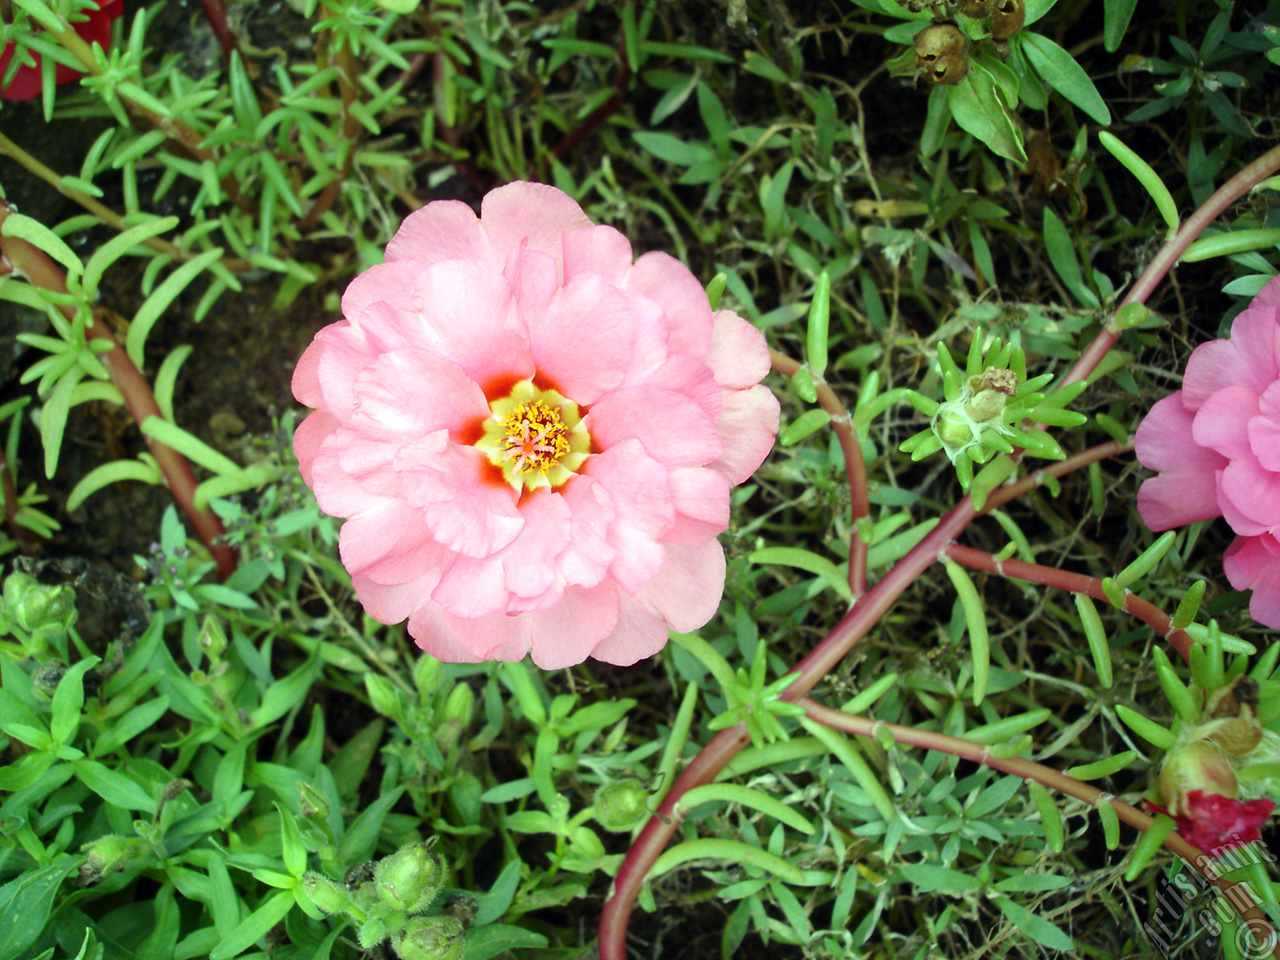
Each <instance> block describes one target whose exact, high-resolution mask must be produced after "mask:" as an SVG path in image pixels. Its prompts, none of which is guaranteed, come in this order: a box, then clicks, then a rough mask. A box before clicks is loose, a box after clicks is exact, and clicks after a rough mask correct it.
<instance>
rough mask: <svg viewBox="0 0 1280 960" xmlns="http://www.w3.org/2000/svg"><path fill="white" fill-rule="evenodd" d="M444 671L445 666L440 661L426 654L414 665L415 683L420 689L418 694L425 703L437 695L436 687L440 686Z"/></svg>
mask: <svg viewBox="0 0 1280 960" xmlns="http://www.w3.org/2000/svg"><path fill="white" fill-rule="evenodd" d="M443 670H444V665H443V664H441V663H440V661H439V660H437V659H436V658H435V657H433V656H430V655H428V654H425V653H424V654H423V655H422V656H420V657H419V658H418V662H417V663H415V664H414V665H413V683H414V686H416V687H417V688H418V694H419V696H421V697H422V700H423V703H425V702H426V701H427V698H428V697H430V696H431V694H433V693H435V690H436V687H438V686H440V677H441V673H442V671H443Z"/></svg>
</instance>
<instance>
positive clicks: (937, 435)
mask: <svg viewBox="0 0 1280 960" xmlns="http://www.w3.org/2000/svg"><path fill="white" fill-rule="evenodd" d="M983 344H984V338H983V336H982V332H981V331H978V332H977V333H975V335H974V338H973V343H972V344H971V345H970V349H969V356H968V360H967V362H966V367H965V369H964V370H963V371H962V370H961V369H960V367H959V366H957V365H956V363H955V361H954V360H952V358H951V354H950V352H949V351H948V350H947V348H946V346H944V345H943V344H941V343H939V344H938V363H939V365H940V366H941V368H942V391H943V396H944V398H945V400H944V402H943V403H941V404H940V405H939V406H938V408H937V411H936V412H935V413H934V415H933V420H932V422H931V423H930V425H929V429H928V430H923V431H921V432H920V433H917V434H916V435H915V436H913V437H910V438H909V439H908V440H906V441H905V442H904V443H903V444H902V446H901V447H900V448H899V449H901V450H902V451H903V452H904V453H910V454H911V458H912V459H913V460H923V459H924V458H925V457H927V456H930V455H931V454H934V453H936V452H937V451H939V450H942V451H943V452H945V453H946V455H947V457H948V458H949V459H950V460H951V462H952V463H953V464H955V468H956V475H957V476H958V477H959V479H960V484H961V486H963V487H964V488H965V489H966V490H968V489H969V485H970V483H972V481H973V467H974V465H975V464H983V463H986V462H987V461H989V460H990V459H991V458H992V457H994V456H995V455H996V454H999V453H1013V451H1014V449H1015V448H1019V447H1020V448H1022V449H1023V450H1025V451H1026V452H1027V453H1028V454H1030V455H1032V456H1036V457H1042V458H1044V459H1048V460H1061V459H1063V457H1065V456H1066V454H1065V453H1064V452H1063V450H1062V447H1061V446H1059V444H1058V442H1057V441H1056V440H1054V439H1053V438H1052V437H1051V436H1049V434H1048V433H1046V432H1045V431H1044V430H1042V429H1041V428H1040V427H1038V426H1035V424H1037V423H1043V424H1048V425H1050V426H1058V427H1076V426H1079V425H1080V424H1082V423H1084V422H1085V420H1086V419H1087V418H1086V417H1085V416H1084V415H1083V414H1079V413H1075V412H1073V411H1071V410H1067V409H1065V406H1066V404H1068V403H1070V402H1071V401H1072V400H1074V399H1075V398H1076V397H1077V396H1079V395H1080V392H1081V391H1082V390H1083V389H1084V387H1085V385H1084V383H1083V382H1078V383H1073V384H1070V385H1068V386H1065V387H1062V388H1061V389H1059V390H1056V391H1054V392H1053V394H1052V395H1050V396H1048V397H1046V396H1045V395H1044V394H1043V393H1041V392H1040V389H1041V388H1042V387H1044V386H1046V385H1048V383H1049V381H1051V380H1052V379H1053V374H1051V373H1046V374H1042V375H1041V376H1039V377H1035V378H1033V379H1031V380H1028V379H1027V362H1026V357H1025V356H1024V354H1023V352H1022V348H1021V347H1015V346H1013V345H1012V344H1009V343H1002V342H1001V341H1000V340H999V339H998V338H996V339H993V340H992V341H991V343H990V344H989V345H987V347H986V349H984V348H983Z"/></svg>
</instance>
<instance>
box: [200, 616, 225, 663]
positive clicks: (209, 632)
mask: <svg viewBox="0 0 1280 960" xmlns="http://www.w3.org/2000/svg"><path fill="white" fill-rule="evenodd" d="M196 641H197V642H198V643H199V644H200V649H201V650H202V651H203V652H204V655H205V656H206V657H208V658H209V662H210V663H217V662H218V661H219V660H221V659H222V654H223V653H225V652H226V649H227V634H226V631H225V630H223V629H222V623H221V622H220V621H219V620H218V618H217V617H215V616H213V615H212V614H210V615H209V616H207V617H205V618H204V620H203V621H201V623H200V634H199V636H197V637H196Z"/></svg>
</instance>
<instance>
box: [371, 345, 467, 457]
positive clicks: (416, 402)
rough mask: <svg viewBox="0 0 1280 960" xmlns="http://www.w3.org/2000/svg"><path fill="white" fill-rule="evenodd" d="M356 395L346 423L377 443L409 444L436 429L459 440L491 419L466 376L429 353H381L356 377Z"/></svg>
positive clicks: (465, 373)
mask: <svg viewBox="0 0 1280 960" xmlns="http://www.w3.org/2000/svg"><path fill="white" fill-rule="evenodd" d="M355 393H356V406H355V409H354V410H353V411H352V413H351V416H350V417H349V418H348V420H347V424H348V425H349V426H350V427H351V428H352V429H354V430H359V431H360V432H362V433H363V434H364V435H365V436H367V437H370V438H373V439H377V440H387V441H395V442H399V443H407V442H412V441H414V440H417V439H419V438H421V437H425V436H426V435H427V434H429V433H433V432H435V431H436V430H448V431H450V432H451V433H452V434H453V435H454V436H458V435H459V434H460V433H462V432H464V431H466V430H467V429H469V428H472V427H474V426H475V425H476V424H478V423H479V422H481V421H482V420H484V418H485V417H487V416H489V404H488V402H487V401H486V400H485V396H484V393H483V392H481V390H480V387H478V386H477V385H476V383H475V381H474V380H472V379H471V377H470V376H469V375H468V374H467V372H466V371H465V370H463V369H462V367H460V366H458V365H457V364H456V363H454V362H453V361H452V360H446V359H444V358H443V357H439V356H436V355H435V354H432V353H428V352H426V351H425V350H396V351H394V352H392V353H384V354H382V355H381V356H380V357H378V359H377V360H375V361H374V362H373V363H371V364H370V365H369V366H368V367H366V368H365V369H364V370H362V371H361V372H360V374H359V375H358V376H357V377H356V390H355Z"/></svg>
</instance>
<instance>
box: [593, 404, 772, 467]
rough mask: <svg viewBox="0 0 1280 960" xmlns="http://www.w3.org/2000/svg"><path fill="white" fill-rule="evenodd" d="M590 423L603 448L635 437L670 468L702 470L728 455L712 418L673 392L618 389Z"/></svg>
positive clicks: (652, 454)
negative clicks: (722, 456) (704, 466)
mask: <svg viewBox="0 0 1280 960" xmlns="http://www.w3.org/2000/svg"><path fill="white" fill-rule="evenodd" d="M773 402H774V405H775V407H776V405H777V401H776V400H774V401H773ZM587 421H588V424H587V428H588V430H590V432H591V437H592V439H593V440H594V441H595V443H596V444H598V445H599V446H600V447H602V448H603V449H606V450H607V449H608V448H609V447H612V446H613V445H615V444H618V443H622V442H623V441H625V440H631V439H636V440H639V441H640V443H641V444H642V445H643V446H644V449H645V452H646V453H647V454H648V455H649V456H650V457H652V458H653V459H655V460H657V461H659V462H660V463H663V464H665V465H666V466H668V467H671V468H679V467H701V466H703V465H705V464H707V463H711V462H713V461H715V460H718V459H719V458H720V456H721V455H722V454H723V453H724V444H723V443H722V442H721V440H720V435H719V434H718V433H717V431H716V427H715V424H714V423H713V421H712V420H711V418H710V417H708V416H707V415H706V413H704V412H703V411H702V409H701V408H700V407H699V406H698V405H697V404H696V403H695V402H694V401H692V400H690V399H689V398H688V397H685V396H683V395H681V394H678V393H675V392H674V391H671V390H662V389H659V388H657V387H628V388H625V389H622V390H618V391H616V392H614V393H611V394H609V395H608V396H606V397H604V398H603V399H602V400H600V402H599V403H597V404H596V405H595V406H593V407H592V408H591V413H590V415H589V416H588V418H587Z"/></svg>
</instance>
